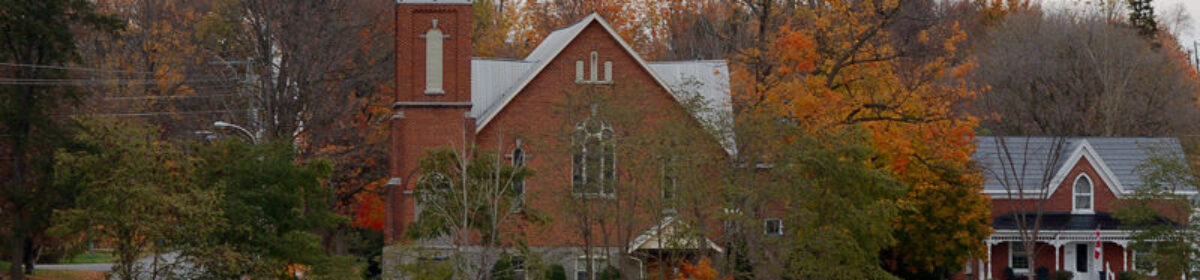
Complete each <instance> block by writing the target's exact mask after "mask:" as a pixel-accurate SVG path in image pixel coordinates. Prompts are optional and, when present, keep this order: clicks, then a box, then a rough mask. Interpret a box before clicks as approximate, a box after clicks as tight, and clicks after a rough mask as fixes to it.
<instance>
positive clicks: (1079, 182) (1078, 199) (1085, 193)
mask: <svg viewBox="0 0 1200 280" xmlns="http://www.w3.org/2000/svg"><path fill="white" fill-rule="evenodd" d="M1073 189H1074V193H1075V196H1074V197H1075V200H1074V202H1075V203H1074V205H1075V208H1074V209H1075V211H1083V212H1088V211H1092V202H1093V201H1094V200H1093V199H1092V198H1093V196H1094V195H1093V190H1094V188H1093V187H1092V180H1091V179H1088V177H1087V175H1083V174H1080V175H1079V178H1077V179H1075V187H1074V188H1073Z"/></svg>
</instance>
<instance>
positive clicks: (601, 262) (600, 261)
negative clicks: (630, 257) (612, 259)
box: [571, 255, 608, 280]
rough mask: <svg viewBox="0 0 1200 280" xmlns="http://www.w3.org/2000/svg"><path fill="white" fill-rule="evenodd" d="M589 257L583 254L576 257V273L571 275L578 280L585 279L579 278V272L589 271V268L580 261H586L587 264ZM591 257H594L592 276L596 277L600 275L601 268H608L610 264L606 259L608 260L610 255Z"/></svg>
mask: <svg viewBox="0 0 1200 280" xmlns="http://www.w3.org/2000/svg"><path fill="white" fill-rule="evenodd" d="M587 259H588V256H587V255H582V256H579V257H577V258H575V273H573V274H572V275H571V277H575V278H576V280H583V279H578V278H579V273H580V272H583V273H587V268H586V267H582V266H580V265H579V263H580V262H581V261H582V262H583V263H584V265H585V266H586V263H587ZM591 259H592V277H591V278H592V279H596V278H597V277H598V276H600V272H601V270H603V269H605V268H608V266H607V265H608V262H607V261H606V260H608V257H605V256H598V255H593V256H592V257H591Z"/></svg>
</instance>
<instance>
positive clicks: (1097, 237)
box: [1095, 227, 1100, 260]
mask: <svg viewBox="0 0 1200 280" xmlns="http://www.w3.org/2000/svg"><path fill="white" fill-rule="evenodd" d="M1095 248H1096V250H1095V255H1096V256H1095V258H1096V260H1100V227H1096V247H1095Z"/></svg>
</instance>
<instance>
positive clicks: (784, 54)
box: [776, 28, 819, 76]
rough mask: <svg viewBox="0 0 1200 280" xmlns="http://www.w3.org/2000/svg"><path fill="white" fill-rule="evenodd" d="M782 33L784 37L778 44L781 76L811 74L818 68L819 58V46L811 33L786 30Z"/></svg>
mask: <svg viewBox="0 0 1200 280" xmlns="http://www.w3.org/2000/svg"><path fill="white" fill-rule="evenodd" d="M781 33H783V37H781V38H779V42H778V43H776V45H777V48H779V51H778V55H779V57H780V58H781V60H782V61H781V62H782V63H780V65H779V74H780V75H782V76H790V75H796V74H804V73H805V72H811V71H812V70H813V69H814V68H815V67H816V62H817V59H818V58H819V57H818V54H817V52H816V46H817V45H816V43H815V42H813V38H812V36H811V35H809V32H808V31H806V30H792V29H790V28H784V29H783V30H782V32H781Z"/></svg>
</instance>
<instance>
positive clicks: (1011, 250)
mask: <svg viewBox="0 0 1200 280" xmlns="http://www.w3.org/2000/svg"><path fill="white" fill-rule="evenodd" d="M1018 243H1020V244H1024V241H1014V242H1009V243H1008V267H1012V270H1013V273H1015V274H1029V268H1028V267H1026V268H1016V267H1013V260H1016V259H1017V254H1016V252H1017V246H1013V245H1014V244H1018ZM1021 253H1022V254H1023V253H1025V252H1021ZM1025 266H1029V256H1025Z"/></svg>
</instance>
